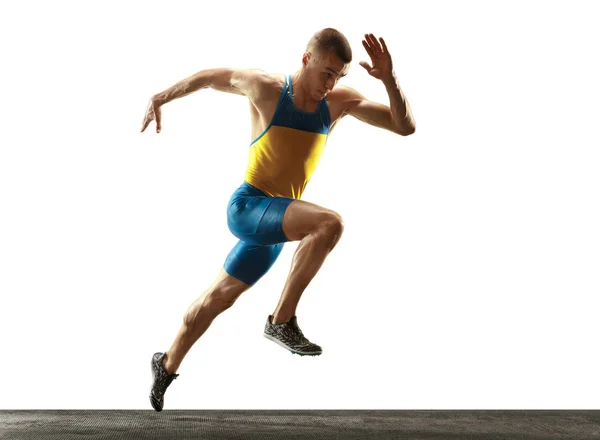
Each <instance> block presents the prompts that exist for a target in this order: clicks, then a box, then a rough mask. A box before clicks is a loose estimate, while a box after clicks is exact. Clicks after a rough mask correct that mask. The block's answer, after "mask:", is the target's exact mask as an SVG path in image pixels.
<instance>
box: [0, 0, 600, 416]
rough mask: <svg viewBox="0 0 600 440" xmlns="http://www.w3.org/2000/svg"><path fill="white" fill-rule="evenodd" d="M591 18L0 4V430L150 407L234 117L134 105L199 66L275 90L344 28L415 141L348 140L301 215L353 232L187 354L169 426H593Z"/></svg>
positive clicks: (194, 282) (235, 136)
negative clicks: (581, 422) (438, 416)
mask: <svg viewBox="0 0 600 440" xmlns="http://www.w3.org/2000/svg"><path fill="white" fill-rule="evenodd" d="M593 3H594V2H591V1H590V2H582V1H580V2H566V1H563V2H556V1H553V2H550V1H546V2H534V1H525V2H516V1H513V2H507V1H502V2H500V1H497V2H476V1H453V2H444V1H428V2H417V1H414V2H393V6H392V2H390V3H384V2H381V1H370V2H367V3H366V4H363V3H355V4H352V6H348V7H346V8H340V6H339V5H340V4H341V3H340V2H333V1H329V0H328V1H317V2H311V1H302V2H279V1H277V2H275V1H273V2H266V1H260V2H254V3H250V2H248V3H246V4H242V3H241V2H239V4H236V2H233V3H232V2H214V4H213V5H212V6H211V5H206V4H205V2H176V1H171V2H168V3H167V2H150V1H146V2H143V3H141V2H139V3H134V2H116V1H114V2H105V1H104V2H74V1H73V2H65V1H52V2H41V1H39V2H27V1H22V2H19V3H16V2H10V3H9V2H7V3H2V7H1V11H0V17H1V18H0V38H1V39H2V69H1V71H0V75H1V81H0V88H1V90H0V91H1V99H2V102H1V105H0V124H1V130H0V145H1V150H0V209H1V215H0V222H1V227H0V271H1V272H0V353H1V357H0V377H1V381H2V387H1V392H0V408H2V409H150V404H149V401H148V392H149V388H150V384H151V375H150V358H151V356H152V354H153V353H155V352H157V351H165V350H167V349H168V348H169V347H170V345H171V343H172V342H173V339H174V337H175V335H176V333H177V331H178V329H179V326H180V324H181V322H182V317H183V314H184V312H185V310H186V309H187V307H188V306H189V305H190V304H191V303H192V302H193V300H194V299H195V298H196V297H198V296H199V295H200V294H201V293H202V292H203V291H204V289H206V287H208V285H209V284H210V283H211V282H212V281H213V279H214V277H215V276H216V274H217V273H218V271H219V269H220V268H221V265H222V263H223V261H224V259H225V257H226V255H227V253H228V252H229V250H230V249H231V247H232V246H233V245H234V244H235V242H236V241H237V239H236V238H235V237H234V236H233V235H231V233H230V232H229V230H228V229H227V224H226V211H225V209H226V204H227V201H228V199H229V196H230V195H231V193H232V192H233V191H234V190H235V189H236V188H237V187H238V186H239V184H240V183H241V182H242V179H243V175H244V170H245V166H246V161H247V151H248V145H249V143H250V140H251V139H250V122H249V115H248V103H247V99H246V98H244V97H242V96H237V95H228V94H225V93H222V92H217V91H213V90H202V91H199V92H197V93H195V94H193V95H190V96H187V97H185V98H181V99H180V100H177V101H173V102H171V103H169V104H167V105H166V106H165V107H164V108H163V131H162V133H160V134H156V132H155V125H154V124H152V125H151V126H150V127H149V129H148V130H147V131H146V132H145V133H143V134H142V133H140V128H141V123H142V118H143V115H144V111H145V108H146V104H147V102H148V99H149V98H150V96H151V95H153V94H155V93H157V92H160V91H162V90H164V89H166V88H167V87H169V86H171V85H173V84H174V83H175V82H177V81H179V80H181V79H183V78H185V77H187V76H190V75H192V74H193V73H195V72H197V71H199V70H202V69H207V68H213V67H239V68H261V69H264V70H267V71H271V72H277V73H292V72H293V71H295V70H296V69H298V68H299V67H300V63H301V57H302V53H303V50H304V47H305V44H306V42H307V41H308V39H309V38H310V37H311V35H312V34H313V33H314V32H315V31H317V30H318V29H321V28H323V27H328V26H332V27H336V28H338V29H339V30H341V31H342V32H344V33H345V34H346V36H347V37H348V39H349V40H350V42H351V44H352V49H353V51H354V60H353V62H352V67H351V71H350V74H349V75H348V76H347V78H345V79H343V80H342V83H343V84H346V85H350V86H352V87H354V88H356V89H357V90H359V91H360V92H361V93H363V94H364V95H365V96H367V97H368V98H370V99H372V100H375V101H379V102H382V103H386V104H387V103H388V100H387V95H386V93H385V88H384V87H383V85H382V84H381V83H380V82H379V81H377V80H376V79H374V78H371V77H370V76H369V75H368V74H367V73H366V72H365V71H364V69H363V68H362V67H360V66H359V65H358V62H359V61H361V60H367V59H368V58H367V55H366V52H365V51H364V49H363V47H362V45H361V39H362V36H363V34H364V33H365V32H373V33H374V34H375V35H376V36H378V37H379V36H383V37H384V38H385V39H386V41H387V43H388V47H389V49H390V51H391V53H392V56H393V60H394V68H395V71H396V74H397V77H398V79H399V81H400V84H401V87H402V89H403V91H404V92H405V94H406V96H407V98H408V100H409V102H410V104H411V106H412V110H413V112H414V115H415V118H416V121H417V131H416V133H415V134H414V135H412V136H410V137H402V136H397V135H394V134H392V133H389V132H385V131H383V130H380V129H376V128H374V127H371V126H368V125H366V124H363V123H361V122H359V121H358V120H356V119H352V118H345V119H344V120H343V121H342V122H341V123H340V124H339V125H338V126H337V127H336V129H335V130H334V132H333V133H332V135H331V137H330V138H329V141H328V144H327V148H326V151H325V155H324V157H323V159H322V161H321V163H320V165H319V167H318V168H317V171H316V174H315V176H314V178H313V180H312V181H311V183H310V185H309V186H308V189H307V191H306V193H305V196H304V199H305V200H308V201H312V202H314V203H318V204H321V205H323V206H326V207H328V208H331V209H334V210H336V211H337V212H339V213H340V214H341V215H342V216H343V218H344V219H345V224H346V229H345V234H344V236H343V237H342V240H341V241H340V243H339V245H338V247H337V248H336V249H335V250H334V252H333V253H332V254H331V255H330V256H329V258H328V259H327V260H326V262H325V264H324V266H323V270H322V271H321V272H320V273H319V274H318V275H317V277H316V278H315V279H314V281H313V282H312V284H311V285H310V286H309V288H308V289H307V290H306V291H305V293H304V296H303V298H302V300H301V302H300V306H299V308H298V320H299V323H300V325H301V327H302V329H303V330H304V333H305V334H306V335H307V336H308V337H309V338H310V339H312V340H314V341H315V342H317V343H318V344H320V345H322V347H323V349H324V353H323V355H322V356H320V357H316V358H310V357H299V356H293V355H291V354H290V353H289V352H286V351H285V350H283V349H282V348H280V347H278V346H277V345H275V344H273V343H272V342H270V341H268V340H266V339H265V338H263V336H262V331H263V326H264V322H265V320H266V318H267V315H268V314H270V313H272V312H273V310H274V308H275V306H276V304H277V301H278V298H279V295H280V293H281V289H282V286H283V283H284V281H285V278H286V275H287V272H288V269H289V267H290V261H291V257H292V255H293V252H294V250H295V249H296V246H297V243H291V244H288V245H286V247H285V249H284V251H283V253H282V254H281V256H280V259H279V260H278V261H277V263H276V264H275V266H274V267H273V268H272V270H271V272H269V273H268V274H267V275H266V276H265V277H264V278H263V279H262V280H261V281H260V282H259V284H257V285H256V286H255V287H253V288H252V289H251V290H250V291H248V292H246V293H245V294H244V295H243V296H242V297H240V299H239V300H238V302H237V303H236V304H235V305H234V307H233V308H231V309H230V310H228V311H227V312H225V313H224V314H222V315H221V316H219V317H218V318H217V319H216V320H215V321H214V323H213V325H212V326H211V327H210V328H209V330H208V331H207V333H205V335H204V336H203V337H202V338H201V339H200V340H199V342H198V343H197V344H196V345H195V346H194V347H193V348H192V350H191V351H190V353H189V354H188V356H187V357H186V358H185V360H184V362H183V364H182V365H181V368H180V369H179V373H180V377H179V378H178V379H177V380H176V381H174V382H173V384H172V385H171V387H170V388H169V390H168V392H167V395H166V403H165V409H259V408H264V409H295V408H310V409H330V408H339V409H419V408H420V409H470V408H472V409H478V408H492V409H496V408H497V409H510V408H522V409H534V408H540V409H544V408H563V409H576V408H580V409H586V408H598V407H599V406H600V403H599V402H600V400H599V399H600V397H599V396H600V384H599V381H598V371H599V368H600V355H599V354H598V349H597V348H598V333H599V330H600V329H599V327H600V321H599V320H598V307H597V305H598V300H597V297H598V294H599V293H600V279H599V276H598V268H599V267H600V255H599V249H600V232H599V228H598V225H599V224H600V208H599V203H598V199H599V198H598V189H599V188H600V173H598V169H599V167H600V152H599V149H598V148H599V147H600V142H599V135H598V131H597V126H598V117H599V116H600V114H599V113H600V112H599V111H598V102H599V98H600V88H599V86H598V78H600V69H599V68H598V65H597V61H598V52H597V42H598V41H600V30H599V28H598V26H597V17H596V16H595V15H594V14H593V13H592V6H593Z"/></svg>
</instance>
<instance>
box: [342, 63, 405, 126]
mask: <svg viewBox="0 0 600 440" xmlns="http://www.w3.org/2000/svg"><path fill="white" fill-rule="evenodd" d="M384 85H385V89H386V90H387V93H388V96H389V98H390V105H389V106H387V105H383V104H380V103H378V102H374V101H369V100H368V99H367V98H365V97H364V96H363V95H361V94H360V93H359V92H357V91H356V90H354V89H352V88H350V87H345V86H338V88H339V89H340V91H341V94H342V97H343V100H344V114H345V115H351V116H354V117H355V118H356V119H358V120H360V121H363V122H366V123H367V124H370V125H373V126H375V127H379V128H384V129H386V130H389V131H391V132H394V133H396V134H399V135H401V136H409V135H411V134H413V133H414V132H415V130H416V123H415V119H414V117H413V115H412V112H411V110H410V105H409V104H408V100H407V99H406V97H405V96H404V93H402V89H401V88H400V85H398V82H397V80H396V77H395V75H393V74H392V77H391V78H390V79H388V80H386V81H384Z"/></svg>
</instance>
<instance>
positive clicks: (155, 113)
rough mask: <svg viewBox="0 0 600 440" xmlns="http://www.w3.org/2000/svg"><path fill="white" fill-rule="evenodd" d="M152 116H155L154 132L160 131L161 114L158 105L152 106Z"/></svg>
mask: <svg viewBox="0 0 600 440" xmlns="http://www.w3.org/2000/svg"><path fill="white" fill-rule="evenodd" d="M154 117H155V118H156V132H157V133H160V131H161V130H162V123H161V122H162V114H161V110H160V106H158V105H157V106H154Z"/></svg>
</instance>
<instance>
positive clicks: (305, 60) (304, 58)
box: [302, 52, 310, 66]
mask: <svg viewBox="0 0 600 440" xmlns="http://www.w3.org/2000/svg"><path fill="white" fill-rule="evenodd" d="M308 60H310V52H304V55H302V65H303V66H306V65H307V64H308Z"/></svg>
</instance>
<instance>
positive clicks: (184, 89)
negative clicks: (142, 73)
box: [142, 68, 269, 133]
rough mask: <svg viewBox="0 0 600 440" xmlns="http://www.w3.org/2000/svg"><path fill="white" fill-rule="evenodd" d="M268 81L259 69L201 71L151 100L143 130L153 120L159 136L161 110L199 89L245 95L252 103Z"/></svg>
mask: <svg viewBox="0 0 600 440" xmlns="http://www.w3.org/2000/svg"><path fill="white" fill-rule="evenodd" d="M267 81H269V77H268V75H267V73H266V72H264V71H262V70H260V69H230V68H216V69H205V70H201V71H199V72H198V73H195V74H194V75H192V76H190V77H188V78H186V79H183V80H181V81H179V82H178V83H177V84H174V85H173V86H171V87H169V88H168V89H166V90H163V91H162V92H160V93H157V94H156V95H154V96H153V97H152V98H150V103H149V104H148V108H147V110H146V115H145V117H144V122H143V123H142V131H144V130H145V129H146V128H147V127H148V125H149V124H150V122H151V121H152V120H153V119H156V132H157V133H160V130H161V110H160V107H161V106H162V105H164V104H166V103H167V102H170V101H173V100H174V99H177V98H182V97H184V96H187V95H189V94H190V93H193V92H195V91H197V90H200V89H206V88H211V89H214V90H219V91H221V92H228V93H234V94H236V95H245V96H247V97H248V99H250V101H253V102H256V100H258V99H260V97H261V95H262V91H263V90H264V87H263V85H265V84H266V83H267Z"/></svg>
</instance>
